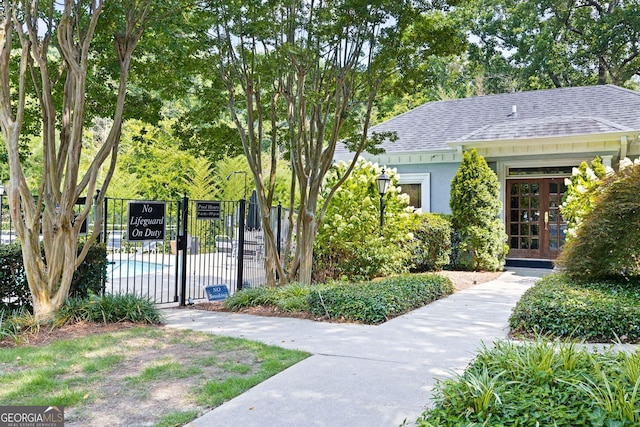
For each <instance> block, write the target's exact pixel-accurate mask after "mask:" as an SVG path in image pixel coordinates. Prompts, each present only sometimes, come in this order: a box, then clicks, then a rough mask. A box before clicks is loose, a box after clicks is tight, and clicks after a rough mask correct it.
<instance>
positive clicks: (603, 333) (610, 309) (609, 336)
mask: <svg viewBox="0 0 640 427" xmlns="http://www.w3.org/2000/svg"><path fill="white" fill-rule="evenodd" d="M639 285H640V280H639V281H617V282H616V281H591V282H585V281H582V280H576V279H572V278H571V277H570V276H569V275H567V274H551V275H548V276H546V277H544V278H543V279H541V280H540V281H539V282H538V283H537V284H536V285H535V286H533V287H532V288H531V289H529V290H527V292H525V294H524V295H523V296H522V298H521V299H520V301H519V302H518V304H517V305H516V307H515V308H514V310H513V313H512V315H511V318H510V319H509V324H510V326H511V329H512V332H514V333H515V334H524V335H533V334H543V335H548V336H552V337H558V338H574V339H578V340H584V341H590V342H613V341H617V340H622V341H625V342H640V286H639Z"/></svg>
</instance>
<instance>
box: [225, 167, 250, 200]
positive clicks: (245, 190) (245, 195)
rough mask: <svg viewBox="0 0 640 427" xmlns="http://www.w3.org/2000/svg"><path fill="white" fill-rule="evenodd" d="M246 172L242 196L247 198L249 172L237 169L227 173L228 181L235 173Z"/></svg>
mask: <svg viewBox="0 0 640 427" xmlns="http://www.w3.org/2000/svg"><path fill="white" fill-rule="evenodd" d="M238 173H241V174H244V190H243V193H242V198H243V199H245V200H246V198H247V172H245V171H235V172H231V173H230V174H229V175H227V181H229V180H230V179H231V177H232V176H233V175H235V174H238Z"/></svg>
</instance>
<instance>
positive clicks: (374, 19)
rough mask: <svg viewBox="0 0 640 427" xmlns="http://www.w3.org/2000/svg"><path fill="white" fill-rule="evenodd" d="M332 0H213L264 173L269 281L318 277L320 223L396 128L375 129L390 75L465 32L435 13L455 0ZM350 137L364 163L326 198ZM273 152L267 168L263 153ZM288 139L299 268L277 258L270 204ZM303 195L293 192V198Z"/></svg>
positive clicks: (258, 179)
mask: <svg viewBox="0 0 640 427" xmlns="http://www.w3.org/2000/svg"><path fill="white" fill-rule="evenodd" d="M437 5H438V6H434V3H433V2H428V1H424V2H423V1H411V0H401V1H386V0H383V1H379V2H374V3H371V2H370V1H364V0H329V1H322V2H307V1H300V0H272V1H268V2H263V3H259V2H250V3H249V4H246V3H240V2H229V1H227V0H224V1H221V0H214V1H211V2H209V9H208V11H210V13H211V12H213V15H215V16H217V17H218V22H219V24H218V25H215V26H214V27H213V28H212V30H211V34H212V36H213V43H214V44H215V52H216V53H217V55H218V57H217V60H218V62H217V67H218V70H219V71H220V76H221V79H222V81H223V82H224V83H225V84H226V89H227V91H228V95H229V98H228V101H229V103H228V105H229V112H230V114H231V117H232V119H233V121H234V123H235V125H236V127H237V128H238V131H239V133H240V138H241V141H242V145H243V149H244V152H245V155H246V156H247V158H248V161H249V165H250V167H251V170H252V173H253V175H254V180H255V184H256V189H257V194H258V200H259V204H260V207H261V215H262V224H263V225H264V232H265V243H266V247H267V251H266V254H267V256H266V258H265V267H266V269H267V272H268V274H267V277H268V282H269V283H270V284H274V283H275V273H276V271H277V274H278V276H279V277H280V278H282V279H285V278H286V277H288V278H289V279H293V278H294V277H295V276H296V275H297V279H298V280H300V281H302V282H306V283H308V282H310V281H311V269H312V257H313V246H314V240H315V235H316V231H317V228H318V225H319V224H320V223H321V221H322V217H323V215H324V213H325V211H326V207H327V205H328V203H329V202H330V201H331V198H332V197H333V194H334V193H335V191H336V189H337V188H338V187H339V186H340V185H341V184H342V183H343V182H344V180H345V179H346V178H347V177H348V176H349V174H350V173H351V171H352V170H353V167H354V165H355V159H357V157H358V156H359V155H360V153H362V152H363V151H365V150H369V151H374V150H375V146H376V144H377V143H378V142H380V141H381V140H382V139H383V138H385V137H389V135H370V134H369V125H370V117H371V112H372V107H373V102H374V99H375V97H376V94H377V92H378V89H379V88H380V86H381V84H382V82H383V81H384V80H385V78H386V77H387V76H388V75H389V74H390V73H391V72H392V71H393V70H394V69H395V68H397V67H398V66H399V64H402V63H412V62H413V61H412V60H415V58H416V57H419V56H420V55H430V54H435V53H441V52H445V53H449V52H450V51H451V50H453V47H456V48H457V47H458V46H459V45H460V43H454V38H455V36H457V35H458V33H457V31H455V30H454V29H452V28H451V27H450V26H447V25H436V24H437V23H438V21H437V20H434V19H433V13H434V11H435V10H436V9H437V7H445V8H446V6H447V5H446V4H445V2H437ZM339 141H342V142H343V143H344V144H345V145H346V146H347V147H348V148H349V149H350V150H351V151H352V152H353V153H354V157H353V158H354V161H353V162H352V163H351V164H350V165H349V167H348V168H347V170H346V172H345V174H344V175H343V176H342V178H341V179H339V180H337V181H336V182H335V183H334V185H333V186H332V187H331V189H329V190H328V191H327V192H326V194H327V197H326V199H325V200H324V203H323V204H322V205H321V206H320V205H319V194H320V190H321V188H322V185H323V183H324V177H325V175H326V174H327V172H328V171H329V169H330V168H331V166H332V163H333V157H334V152H335V149H336V146H337V144H338V142H339ZM265 146H266V147H267V149H268V150H270V152H271V157H270V163H271V165H270V168H269V171H270V172H269V174H263V170H264V168H263V167H262V161H263V160H262V155H261V154H262V151H263V149H264V148H265ZM278 146H284V147H286V150H287V153H288V154H287V157H288V159H289V161H290V162H291V165H292V171H293V177H294V179H293V181H292V186H291V188H292V196H293V195H295V194H296V193H297V194H298V195H299V204H298V206H297V212H298V215H297V219H296V221H297V224H296V228H295V229H296V231H297V238H296V248H295V249H296V253H295V256H294V257H293V262H292V264H291V266H290V270H289V271H288V274H287V272H285V271H284V266H283V263H282V261H281V260H279V259H278V257H277V251H276V244H275V239H274V235H273V231H272V230H271V229H270V227H269V226H268V224H270V218H269V217H270V206H271V204H272V198H273V194H274V186H275V173H276V164H277V160H278V157H279V156H278V154H279V150H278ZM292 200H293V197H292Z"/></svg>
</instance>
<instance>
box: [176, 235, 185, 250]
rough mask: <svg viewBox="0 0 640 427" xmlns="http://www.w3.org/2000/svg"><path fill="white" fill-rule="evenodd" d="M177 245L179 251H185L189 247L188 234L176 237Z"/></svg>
mask: <svg viewBox="0 0 640 427" xmlns="http://www.w3.org/2000/svg"><path fill="white" fill-rule="evenodd" d="M176 240H177V241H176V246H177V247H178V250H179V251H184V250H186V249H187V236H180V235H179V236H177V237H176Z"/></svg>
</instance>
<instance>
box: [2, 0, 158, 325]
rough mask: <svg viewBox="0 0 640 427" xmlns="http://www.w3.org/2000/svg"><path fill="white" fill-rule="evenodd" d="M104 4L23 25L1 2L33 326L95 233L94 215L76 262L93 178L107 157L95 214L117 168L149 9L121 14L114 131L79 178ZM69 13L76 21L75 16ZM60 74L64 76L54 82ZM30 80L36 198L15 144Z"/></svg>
mask: <svg viewBox="0 0 640 427" xmlns="http://www.w3.org/2000/svg"><path fill="white" fill-rule="evenodd" d="M46 3H47V2H43V3H42V4H40V3H38V5H37V6H41V7H44V8H46V7H47V6H48V7H50V8H51V10H53V9H54V5H53V3H50V4H49V5H47V4H46ZM34 4H35V3H34ZM102 4H103V3H102V1H96V2H91V4H90V5H89V6H87V5H86V4H85V5H84V6H86V8H83V5H79V4H75V3H74V2H73V1H66V2H64V5H63V6H61V8H60V9H61V10H59V20H58V19H49V20H38V19H32V16H30V13H34V14H35V15H34V16H37V14H38V12H39V11H38V10H31V9H29V11H28V12H29V13H27V14H26V15H23V14H22V13H18V11H17V10H18V9H20V6H19V5H18V2H12V1H7V2H4V7H5V10H4V12H5V13H3V14H2V15H0V16H2V18H3V21H2V29H1V30H0V81H2V84H1V85H0V127H2V132H3V137H4V139H5V144H6V146H7V155H8V158H9V172H10V183H9V191H8V196H9V205H10V212H11V217H12V219H13V222H14V224H15V227H16V233H17V235H18V238H19V240H20V242H21V246H22V255H23V260H24V268H25V275H26V278H27V282H28V284H29V290H30V291H31V295H32V300H33V308H34V314H35V318H36V319H37V320H38V321H39V322H45V321H47V320H49V319H51V318H52V316H53V314H54V312H55V311H56V310H58V309H59V308H60V307H62V305H63V304H64V302H65V301H66V299H67V297H68V295H69V289H70V286H71V281H72V278H73V274H74V272H75V270H76V269H77V268H78V266H79V264H80V263H81V262H82V260H83V259H84V257H85V256H86V254H87V252H88V251H89V248H90V246H91V244H92V243H93V242H94V241H95V240H96V239H97V236H98V234H99V233H100V229H101V227H100V222H101V220H102V216H101V215H97V217H96V223H95V224H94V231H93V233H92V234H91V235H90V236H88V238H87V241H86V244H85V246H84V248H83V251H82V252H81V253H80V254H78V253H77V250H78V234H79V231H80V226H81V224H82V222H83V221H84V220H85V219H86V218H87V216H88V215H89V212H90V211H91V207H92V202H93V199H94V195H96V189H97V177H98V171H99V170H100V168H101V167H102V165H103V164H104V162H105V161H106V160H107V158H108V157H109V156H111V164H110V167H109V169H108V172H107V174H106V178H105V180H104V182H103V183H102V189H103V190H104V191H103V192H102V193H100V194H99V195H98V197H97V199H96V204H97V205H98V206H99V205H100V204H101V202H102V201H103V200H104V194H105V193H106V188H107V187H108V185H109V181H110V179H111V176H112V174H113V171H114V168H115V161H116V155H117V149H118V143H119V140H120V129H121V125H122V119H123V111H124V101H125V98H126V92H127V81H128V75H129V65H130V61H131V57H132V55H133V50H134V48H135V46H136V45H137V42H138V40H139V39H140V36H141V35H142V30H143V28H144V21H145V18H146V14H147V12H148V7H149V3H148V2H147V1H141V2H134V3H132V6H131V7H135V8H136V10H125V11H124V12H125V14H126V18H124V21H125V24H124V26H125V27H126V30H125V31H124V33H116V35H115V39H116V40H115V42H116V43H115V45H116V55H117V59H118V63H119V66H120V81H119V84H118V93H117V99H116V107H115V111H114V115H113V125H112V128H111V130H110V132H109V135H108V137H107V139H106V141H105V142H104V143H103V145H102V147H100V149H99V151H98V153H97V155H96V156H95V158H94V159H93V160H92V162H91V164H90V166H89V167H88V170H87V172H86V173H85V174H84V176H80V174H79V164H80V156H81V152H82V142H83V139H82V138H83V137H82V132H83V128H84V123H85V119H86V115H85V113H86V111H85V102H86V79H87V70H88V69H89V59H90V58H92V55H91V49H90V47H91V42H92V40H93V36H94V31H95V29H96V27H97V24H98V19H99V17H100V15H101V13H102ZM14 9H15V10H14ZM56 10H57V9H56ZM76 13H77V14H80V15H81V16H76ZM21 19H23V21H20V20H21ZM56 33H57V34H56ZM15 34H17V35H18V38H19V41H20V46H21V48H22V55H21V60H20V69H19V71H20V73H19V79H18V84H17V87H11V82H12V79H11V76H12V73H13V72H15V71H14V70H11V61H10V56H11V47H12V42H11V38H12V36H13V35H15ZM56 36H57V37H56ZM56 41H57V44H56ZM51 47H54V48H57V52H56V53H55V54H53V53H52V52H51V51H50V48H51ZM52 58H56V59H53V61H55V64H54V65H55V70H54V71H53V72H52V73H51V74H50V72H51V71H50V70H49V65H50V61H51V60H52ZM59 72H62V77H61V76H60V75H59V74H58V73H59ZM29 77H30V78H31V80H32V82H31V83H32V84H33V86H34V88H35V89H34V94H33V96H34V97H35V98H37V100H38V101H39V103H40V110H41V120H42V135H41V136H42V145H43V153H42V157H43V162H44V167H43V173H42V178H41V182H40V183H39V188H38V192H37V195H36V196H34V195H33V194H32V190H31V189H30V188H29V186H28V184H27V180H26V178H25V176H24V173H23V170H22V165H21V162H20V152H19V144H18V141H19V137H20V132H21V128H22V124H23V121H24V114H25V105H26V102H25V100H26V91H27V87H28V85H27V80H28V78H29ZM59 78H63V79H64V81H63V84H62V86H63V91H62V92H61V93H59V94H58V95H61V97H62V103H61V105H62V107H61V110H62V111H60V112H56V110H55V107H56V102H55V98H56V97H55V96H54V91H55V89H54V87H55V86H56V81H57V80H58V79H59ZM14 93H15V94H17V96H14ZM16 98H17V99H16ZM56 134H57V135H56ZM81 195H84V196H85V197H86V202H85V205H84V207H83V208H82V209H81V212H80V213H79V214H78V215H77V217H76V218H75V223H74V222H73V220H74V217H75V206H76V201H77V200H78V198H79V197H80V196H81ZM41 230H42V246H41V242H40V234H41ZM43 250H44V256H43Z"/></svg>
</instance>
